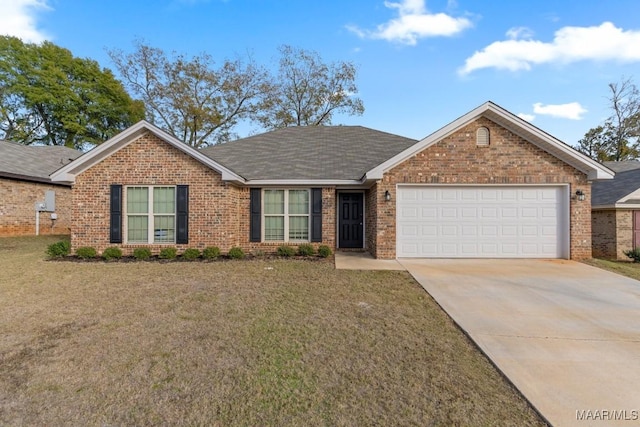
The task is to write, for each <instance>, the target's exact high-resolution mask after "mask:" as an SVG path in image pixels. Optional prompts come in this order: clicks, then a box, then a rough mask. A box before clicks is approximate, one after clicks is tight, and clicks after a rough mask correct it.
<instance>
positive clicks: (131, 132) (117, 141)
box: [51, 120, 246, 183]
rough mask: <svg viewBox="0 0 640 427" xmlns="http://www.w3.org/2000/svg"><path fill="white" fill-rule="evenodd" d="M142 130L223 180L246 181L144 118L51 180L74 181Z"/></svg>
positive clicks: (54, 175) (55, 173)
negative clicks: (215, 172) (213, 172)
mask: <svg viewBox="0 0 640 427" xmlns="http://www.w3.org/2000/svg"><path fill="white" fill-rule="evenodd" d="M144 132H151V133H152V134H154V135H155V136H157V137H158V138H160V139H161V140H163V141H165V142H167V143H168V144H170V145H172V146H173V147H175V148H177V149H178V150H180V151H182V152H184V153H186V154H187V155H189V156H191V157H192V158H194V159H196V160H197V161H199V162H200V163H202V164H204V165H205V166H208V167H209V168H211V169H213V170H215V171H217V172H218V173H220V174H221V175H222V179H223V180H224V181H232V182H237V183H244V182H245V181H246V180H245V179H244V178H243V177H241V176H240V175H238V174H236V173H235V172H233V171H232V170H230V169H228V168H226V167H224V166H222V165H221V164H219V163H218V162H216V161H215V160H213V159H211V158H209V157H207V156H205V155H204V154H202V153H201V152H199V151H198V150H196V149H195V148H193V147H191V146H189V145H187V144H185V143H184V142H182V141H180V140H179V139H177V138H175V137H173V136H171V135H169V134H168V133H166V132H165V131H163V130H162V129H160V128H158V127H156V126H154V125H152V124H151V123H149V122H147V121H145V120H141V121H139V122H138V123H136V124H135V125H133V126H131V127H129V128H127V129H125V130H124V131H122V132H120V133H119V134H118V135H116V136H114V137H113V138H111V139H109V140H108V141H105V142H103V143H102V144H100V145H98V146H97V147H95V148H94V149H92V150H91V151H89V152H87V153H85V154H83V155H82V156H80V157H78V158H77V159H76V160H74V161H72V162H71V163H69V164H68V165H65V166H63V167H62V168H60V169H58V170H57V171H55V172H54V173H53V174H51V180H52V181H70V182H75V177H76V175H78V174H79V173H82V172H84V171H85V170H87V169H89V168H90V167H92V166H94V165H95V164H97V163H99V162H100V161H102V160H103V159H104V158H106V157H108V156H110V155H111V154H113V153H115V152H117V151H118V150H120V149H122V148H124V147H126V146H127V145H129V144H130V143H132V142H133V141H135V140H136V139H137V138H138V137H140V136H141V135H142V134H144Z"/></svg>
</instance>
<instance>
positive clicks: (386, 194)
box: [384, 190, 391, 202]
mask: <svg viewBox="0 0 640 427" xmlns="http://www.w3.org/2000/svg"><path fill="white" fill-rule="evenodd" d="M384 199H385V200H386V201H387V202H390V201H391V193H389V190H387V191H385V192H384Z"/></svg>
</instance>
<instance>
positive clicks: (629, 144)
mask: <svg viewBox="0 0 640 427" xmlns="http://www.w3.org/2000/svg"><path fill="white" fill-rule="evenodd" d="M609 90H610V92H611V95H610V97H609V102H610V108H611V116H609V118H607V120H606V121H605V122H604V124H603V125H601V126H597V127H595V128H592V129H589V131H587V133H586V134H585V136H584V138H582V139H581V140H580V141H578V147H577V149H578V150H579V151H580V152H582V153H584V154H586V155H587V156H589V157H591V158H593V159H595V160H598V161H600V162H602V161H622V160H631V159H636V158H638V157H639V156H640V91H639V90H638V88H637V87H636V85H635V84H634V83H633V81H632V80H631V79H623V80H622V81H621V82H620V83H610V84H609Z"/></svg>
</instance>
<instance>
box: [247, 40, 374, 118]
mask: <svg viewBox="0 0 640 427" xmlns="http://www.w3.org/2000/svg"><path fill="white" fill-rule="evenodd" d="M356 72H357V70H356V67H355V65H353V64H352V63H349V62H336V63H332V64H326V63H324V62H323V61H322V59H321V58H320V56H319V55H318V53H317V52H313V51H307V50H304V49H300V48H294V47H291V46H287V45H285V46H281V47H280V61H279V69H278V74H277V75H276V76H275V77H274V78H273V82H274V84H273V87H272V88H271V89H272V91H271V92H270V93H269V95H268V96H267V97H266V98H265V99H264V100H263V102H262V104H261V109H260V110H259V111H258V113H257V115H256V119H257V120H258V122H259V123H261V124H262V125H263V126H264V127H265V128H267V129H275V128H282V127H287V126H318V125H329V124H331V121H332V117H333V115H334V113H347V114H353V115H361V114H362V113H363V112H364V106H363V104H362V101H361V100H360V99H359V98H357V97H356V96H355V94H356V93H357V87H356V84H355V79H356Z"/></svg>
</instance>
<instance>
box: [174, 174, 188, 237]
mask: <svg viewBox="0 0 640 427" xmlns="http://www.w3.org/2000/svg"><path fill="white" fill-rule="evenodd" d="M176 243H179V244H187V243H189V186H188V185H178V186H177V187H176Z"/></svg>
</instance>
